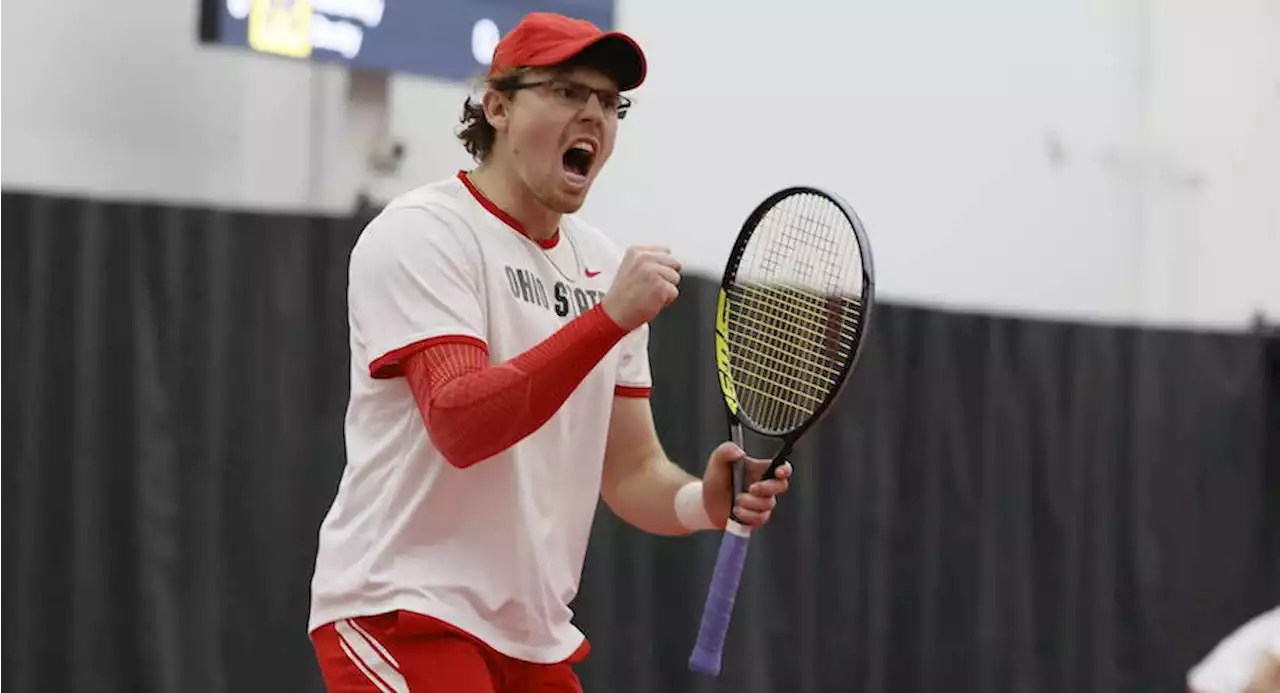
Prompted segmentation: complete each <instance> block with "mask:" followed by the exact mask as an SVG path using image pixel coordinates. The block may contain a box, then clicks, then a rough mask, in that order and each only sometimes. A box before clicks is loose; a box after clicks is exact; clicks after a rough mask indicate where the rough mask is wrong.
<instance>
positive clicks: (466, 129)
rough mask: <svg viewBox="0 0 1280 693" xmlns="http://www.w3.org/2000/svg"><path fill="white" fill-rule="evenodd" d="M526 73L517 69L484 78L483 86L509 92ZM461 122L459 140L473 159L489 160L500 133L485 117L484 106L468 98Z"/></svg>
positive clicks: (479, 160) (463, 103)
mask: <svg viewBox="0 0 1280 693" xmlns="http://www.w3.org/2000/svg"><path fill="white" fill-rule="evenodd" d="M526 72H528V70H527V69H525V68H517V69H514V70H510V71H508V72H504V73H502V74H499V75H491V76H488V77H485V78H484V80H483V81H482V85H483V86H484V87H485V88H486V89H497V90H498V91H502V92H509V91H511V90H513V89H515V88H516V87H517V86H518V85H519V84H520V78H521V77H522V76H523V75H524V74H525V73H526ZM459 121H460V122H461V123H462V127H461V128H460V129H459V130H458V139H459V140H460V141H461V142H462V146H463V148H464V149H466V150H467V153H468V154H470V155H471V158H473V159H475V160H476V161H478V162H483V161H484V160H485V159H487V158H489V152H491V151H493V141H494V139H495V138H496V137H497V135H498V133H497V131H496V130H494V129H493V126H492V125H490V124H489V119H488V118H486V117H485V115H484V104H483V103H481V102H479V101H477V100H475V99H473V98H471V97H470V96H468V97H467V99H466V101H463V102H462V117H461V118H459Z"/></svg>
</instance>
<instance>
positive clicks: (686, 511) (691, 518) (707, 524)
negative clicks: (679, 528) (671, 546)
mask: <svg viewBox="0 0 1280 693" xmlns="http://www.w3.org/2000/svg"><path fill="white" fill-rule="evenodd" d="M676 519H678V520H680V524H682V525H684V528H685V529H687V530H689V531H690V532H697V531H700V530H707V529H715V528H716V526H715V525H714V524H712V523H711V516H710V515H707V506H706V505H704V504H703V502H702V482H701V481H690V482H689V483H687V484H685V485H684V486H681V487H680V490H679V491H676Z"/></svg>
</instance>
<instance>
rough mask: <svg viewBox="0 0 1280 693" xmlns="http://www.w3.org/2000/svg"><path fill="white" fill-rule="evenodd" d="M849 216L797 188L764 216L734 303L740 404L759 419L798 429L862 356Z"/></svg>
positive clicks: (767, 425)
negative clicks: (858, 344)
mask: <svg viewBox="0 0 1280 693" xmlns="http://www.w3.org/2000/svg"><path fill="white" fill-rule="evenodd" d="M859 255H860V249H859V247H858V244H857V239H856V236H855V234H854V233H853V232H852V226H851V223H850V222H849V220H848V219H847V218H846V217H845V215H844V214H843V213H842V212H841V210H840V209H839V208H838V207H837V206H836V205H835V204H833V203H832V202H831V201H830V200H828V199H827V198H825V197H822V196H820V195H814V194H802V195H794V196H791V197H789V198H787V199H785V200H783V201H781V202H780V203H779V204H778V205H776V206H774V207H773V208H772V209H770V210H769V211H768V212H767V213H766V214H765V216H764V218H763V219H761V220H760V223H759V224H758V225H757V227H756V229H755V231H754V232H753V234H752V237H751V239H750V241H748V243H747V247H746V248H745V249H744V251H743V256H742V259H741V261H740V262H739V266H738V269H737V272H736V278H735V282H734V284H733V285H731V286H729V287H728V290H727V292H726V294H727V300H728V302H729V310H728V324H729V333H730V339H729V341H730V363H731V366H730V367H731V369H732V371H733V377H734V385H735V387H736V388H739V389H740V390H741V392H740V393H739V396H738V399H739V406H740V407H741V408H742V410H743V411H744V413H745V414H746V415H747V416H749V417H750V418H751V420H752V421H754V422H755V423H756V424H757V425H759V426H760V427H762V428H764V429H766V430H772V431H779V432H780V431H786V430H790V429H793V428H795V427H797V426H799V425H801V424H802V423H804V421H806V420H807V419H808V418H809V417H811V416H812V415H813V413H814V412H815V411H816V410H817V408H818V407H819V406H821V405H822V403H823V402H824V401H826V399H827V397H828V396H829V394H830V393H831V391H832V390H834V389H835V387H836V385H837V384H838V382H839V377H840V374H841V373H842V372H843V371H844V369H845V367H846V365H847V364H848V362H849V360H850V359H851V358H852V357H853V353H854V350H855V347H854V345H855V343H856V341H857V333H858V330H859V329H860V321H861V316H862V276H861V272H862V263H861V262H860V257H859Z"/></svg>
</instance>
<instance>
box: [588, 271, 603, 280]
mask: <svg viewBox="0 0 1280 693" xmlns="http://www.w3.org/2000/svg"><path fill="white" fill-rule="evenodd" d="M586 274H587V279H590V278H592V277H594V276H596V275H597V274H600V271H599V270H596V271H594V272H593V271H591V270H586Z"/></svg>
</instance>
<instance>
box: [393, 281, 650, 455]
mask: <svg viewBox="0 0 1280 693" xmlns="http://www.w3.org/2000/svg"><path fill="white" fill-rule="evenodd" d="M626 334H627V333H626V331H625V330H623V329H622V328H621V327H619V326H618V324H617V323H615V322H614V321H613V319H612V318H610V317H609V316H608V315H607V314H606V313H605V312H604V309H603V308H601V307H600V306H598V305H597V306H596V307H595V308H593V309H591V310H590V311H587V312H586V313H584V314H583V315H582V316H581V317H579V318H576V319H575V320H573V321H572V322H570V323H569V324H568V325H565V326H564V327H562V328H560V330H559V331H557V332H556V333H555V334H553V335H551V336H550V337H548V338H547V339H546V340H544V341H543V342H541V343H540V344H538V345H537V346H535V347H533V348H532V349H530V350H528V351H526V352H524V353H523V354H520V355H519V356H516V357H515V358H513V359H511V360H509V361H507V362H506V363H502V364H499V365H496V366H491V365H489V355H488V352H487V351H486V350H485V349H484V348H483V347H481V346H479V345H478V344H473V343H459V342H449V343H442V344H439V345H435V346H430V347H427V348H426V349H423V350H422V351H419V352H417V353H415V354H413V355H411V356H409V357H408V358H407V359H406V360H405V362H404V373H405V377H406V378H408V380H409V387H410V389H412V391H413V396H414V399H415V400H416V401H417V403H418V411H419V412H421V414H422V419H423V421H424V422H425V423H426V426H427V432H428V433H429V434H430V436H431V440H432V442H434V443H435V445H436V447H437V448H438V449H439V450H440V452H441V454H443V455H444V457H445V459H447V460H448V461H449V463H450V464H452V465H453V466H455V467H458V468H460V469H463V468H466V467H470V466H471V465H473V464H475V463H477V462H479V461H481V460H484V459H487V458H489V457H492V456H494V455H496V454H498V453H500V452H502V451H503V450H506V449H507V448H509V447H511V446H512V445H515V444H516V443H517V442H519V441H520V440H522V439H523V438H524V437H525V436H527V435H529V434H530V433H533V432H534V431H536V430H538V427H539V426H541V425H542V424H544V423H546V422H547V420H548V419H550V418H551V416H552V415H553V414H555V412H556V410H557V409H559V408H560V405H562V404H564V401H565V400H566V399H568V398H569V395H570V394H571V393H572V392H573V390H574V389H575V388H577V387H578V385H579V384H580V383H581V382H582V379H583V378H585V377H587V374H588V373H590V372H591V369H592V368H595V366H596V364H597V363H599V362H600V359H602V358H604V356H605V354H607V353H609V350H610V349H612V348H613V346H614V345H615V344H617V343H618V341H619V340H620V339H622V338H623V337H625V336H626Z"/></svg>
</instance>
